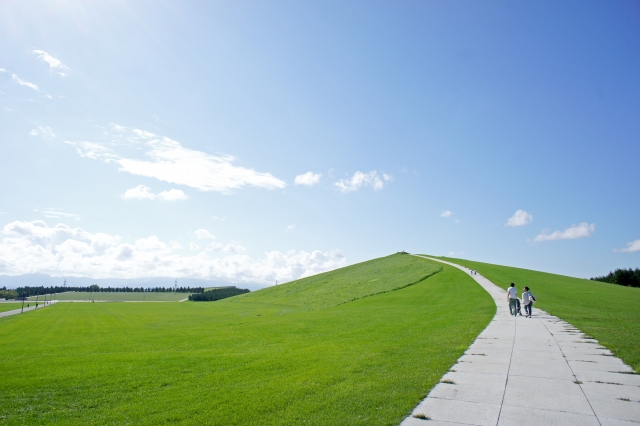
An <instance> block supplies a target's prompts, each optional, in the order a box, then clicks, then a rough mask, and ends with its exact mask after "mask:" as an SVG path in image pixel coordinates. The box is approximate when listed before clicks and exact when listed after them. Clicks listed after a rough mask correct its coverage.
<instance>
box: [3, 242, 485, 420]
mask: <svg viewBox="0 0 640 426" xmlns="http://www.w3.org/2000/svg"><path fill="white" fill-rule="evenodd" d="M440 268H441V266H440V265H437V264H434V263H432V262H429V261H426V260H423V259H419V258H416V257H413V256H407V255H393V256H389V257H386V258H381V259H376V260H372V261H369V262H364V263H361V264H358V265H353V266H350V267H347V268H343V269H341V270H338V271H333V272H330V273H326V274H321V275H318V276H315V277H310V278H307V279H305V280H300V281H298V282H297V283H292V284H287V285H282V286H278V287H277V288H275V287H274V288H270V289H268V290H265V291H259V292H254V293H251V294H249V295H245V296H242V297H238V298H231V299H225V300H222V301H218V302H213V303H203V302H201V303H60V304H57V305H55V306H53V307H51V308H47V309H43V310H42V311H37V312H30V313H29V314H28V315H27V314H25V315H21V316H12V317H8V318H3V319H0V327H1V329H2V333H0V368H1V369H2V372H3V380H1V381H0V395H2V404H0V416H1V417H0V421H1V422H3V423H6V424H29V423H57V424H85V425H86V424H107V423H108V424H120V423H131V424H154V425H155V424H164V423H178V424H214V425H249V424H250V425H294V424H295V425H298V424H311V425H392V424H393V425H396V424H398V423H399V422H400V421H401V420H402V418H403V417H404V416H406V415H407V414H408V413H409V412H410V410H411V409H412V408H413V407H414V406H415V404H417V403H418V402H419V401H420V400H421V399H422V398H423V397H424V396H425V395H426V393H427V392H428V391H429V390H430V388H431V387H432V386H434V385H435V384H436V383H437V381H438V380H439V379H440V377H441V376H442V375H443V374H444V373H445V372H446V371H447V370H448V369H449V368H450V367H451V365H452V364H453V363H454V362H455V360H456V359H457V358H458V357H459V356H460V355H461V354H462V353H463V352H464V351H465V349H466V348H467V347H468V345H469V344H471V342H473V340H474V339H475V337H476V336H477V334H478V333H479V332H480V331H481V330H482V329H483V328H484V327H485V326H486V325H487V323H488V322H489V321H490V320H491V318H492V317H493V315H494V314H495V305H494V304H493V301H492V299H491V298H490V297H489V295H488V294H487V293H486V292H484V290H482V288H481V287H480V286H478V285H477V284H475V283H474V282H473V281H472V280H471V278H470V277H468V276H467V275H466V274H464V273H463V272H461V271H458V270H456V269H455V268H451V267H447V266H445V267H443V268H442V269H441V271H440V272H438V273H436V274H435V275H433V273H434V272H436V271H437V270H439V269H440ZM346 276H349V277H351V278H348V279H347V278H345V277H346ZM427 276H428V278H426V279H423V280H421V279H422V278H424V277H427ZM312 282H315V283H316V284H315V285H311V284H309V283H312ZM350 282H352V283H353V286H352V287H353V292H350V291H349V288H350V285H349V283H350ZM411 283H414V284H413V285H410V286H408V287H405V286H406V285H407V284H411ZM296 286H300V287H296ZM332 286H334V288H335V291H332V290H331V289H330V288H331V287H332ZM394 288H396V289H397V290H395V291H391V290H393V289H394ZM301 289H304V290H301ZM371 293H379V294H375V295H371V296H368V297H365V296H367V295H368V294H371ZM313 294H316V296H317V297H316V296H313ZM354 295H355V296H354ZM461 295H464V297H461ZM356 296H357V297H359V298H358V299H357V300H351V299H353V298H354V297H356ZM349 300H351V301H349ZM345 302H348V303H345ZM36 342H37V343H36ZM43 370H46V372H47V374H46V375H40V376H38V377H34V375H30V374H27V372H29V371H43Z"/></svg>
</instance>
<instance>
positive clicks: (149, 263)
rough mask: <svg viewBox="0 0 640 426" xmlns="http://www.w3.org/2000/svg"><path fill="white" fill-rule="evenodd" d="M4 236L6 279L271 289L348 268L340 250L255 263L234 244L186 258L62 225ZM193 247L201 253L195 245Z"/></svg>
mask: <svg viewBox="0 0 640 426" xmlns="http://www.w3.org/2000/svg"><path fill="white" fill-rule="evenodd" d="M2 233H3V234H5V237H4V238H3V239H2V240H0V259H2V262H0V274H8V275H18V274H27V273H36V272H39V273H44V274H51V275H57V276H63V275H66V276H89V277H95V278H143V277H193V278H208V279H220V280H227V281H229V282H234V283H242V282H245V283H246V282H249V283H264V284H271V283H274V282H275V280H276V279H277V280H279V281H281V282H282V281H289V280H294V279H298V278H302V277H306V276H309V275H314V274H317V273H320V272H324V271H328V270H331V269H335V268H339V267H341V266H344V265H345V264H346V258H345V255H344V253H342V251H340V250H330V251H325V252H322V251H320V250H314V251H310V252H307V251H293V250H292V251H288V252H279V251H270V252H266V253H264V255H263V256H262V257H261V258H253V257H250V256H248V255H246V254H243V253H241V252H242V251H243V250H244V247H242V246H240V245H239V244H238V243H235V242H232V243H229V244H225V245H223V246H222V247H219V246H216V247H208V248H206V249H205V251H200V252H198V253H195V254H194V255H191V256H185V255H180V254H177V253H175V252H174V248H173V246H174V245H173V244H171V243H165V242H163V241H162V240H160V239H159V238H158V237H157V236H154V235H152V236H149V237H146V238H139V239H138V240H136V241H135V242H133V243H126V242H123V241H122V238H121V237H119V236H118V235H110V234H104V233H91V232H88V231H85V230H84V229H81V228H73V227H70V226H68V225H65V224H61V223H60V224H58V225H56V226H54V227H49V226H48V225H47V224H46V223H45V222H43V221H41V220H36V221H32V222H27V221H25V222H22V221H16V222H11V223H9V224H7V225H5V226H4V228H3V229H2ZM190 248H191V249H192V250H199V246H198V245H197V244H196V245H193V246H191V247H190ZM210 249H213V250H210Z"/></svg>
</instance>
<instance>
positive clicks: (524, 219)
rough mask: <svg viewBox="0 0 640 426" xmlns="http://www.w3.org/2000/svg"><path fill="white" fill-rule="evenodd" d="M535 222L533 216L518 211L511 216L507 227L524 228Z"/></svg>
mask: <svg viewBox="0 0 640 426" xmlns="http://www.w3.org/2000/svg"><path fill="white" fill-rule="evenodd" d="M532 221H533V216H532V215H530V214H529V213H527V212H526V211H524V210H517V211H516V212H515V213H514V215H513V216H511V217H510V218H509V219H508V220H507V223H506V225H505V226H524V225H528V224H530V223H531V222H532Z"/></svg>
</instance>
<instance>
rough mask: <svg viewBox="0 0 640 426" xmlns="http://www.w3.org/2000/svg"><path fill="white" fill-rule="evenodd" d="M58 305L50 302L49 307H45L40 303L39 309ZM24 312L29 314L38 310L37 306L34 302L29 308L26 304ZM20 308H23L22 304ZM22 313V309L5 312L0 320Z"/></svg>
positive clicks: (30, 303)
mask: <svg viewBox="0 0 640 426" xmlns="http://www.w3.org/2000/svg"><path fill="white" fill-rule="evenodd" d="M54 303H57V302H55V301H54V302H48V304H47V305H45V304H44V303H38V309H42V308H45V307H47V306H51V305H52V304H54ZM24 305H25V306H24V311H25V312H28V311H33V310H35V309H36V304H35V303H33V302H29V305H31V306H30V307H29V308H27V304H26V303H25V304H24ZM19 306H22V304H20V305H19ZM21 311H22V309H14V310H13V311H5V312H0V318H2V317H8V316H9V315H16V314H19V313H20V312H21Z"/></svg>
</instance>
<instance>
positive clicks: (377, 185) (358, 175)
mask: <svg viewBox="0 0 640 426" xmlns="http://www.w3.org/2000/svg"><path fill="white" fill-rule="evenodd" d="M383 180H385V181H391V180H393V176H391V175H387V174H385V173H383V174H382V178H381V177H380V175H378V172H377V171H375V170H372V171H370V172H369V173H363V172H355V173H354V174H353V176H352V177H350V178H348V179H341V180H339V181H337V182H335V183H334V185H335V186H336V188H338V190H340V191H341V192H344V193H347V192H353V191H357V190H358V189H360V188H362V187H364V186H370V187H372V188H373V189H374V191H380V190H381V189H382V188H384V182H383Z"/></svg>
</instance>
